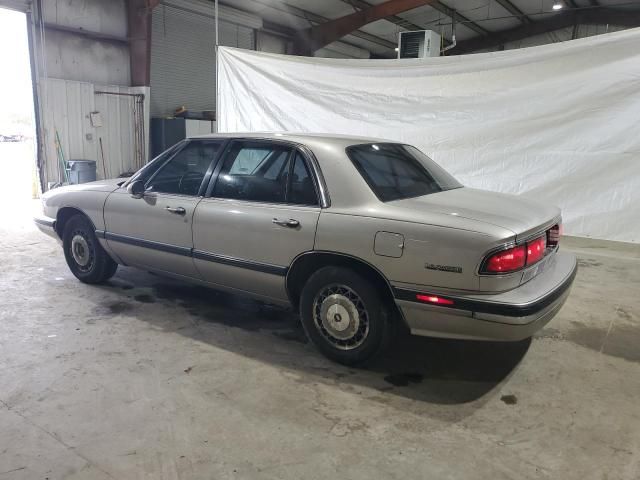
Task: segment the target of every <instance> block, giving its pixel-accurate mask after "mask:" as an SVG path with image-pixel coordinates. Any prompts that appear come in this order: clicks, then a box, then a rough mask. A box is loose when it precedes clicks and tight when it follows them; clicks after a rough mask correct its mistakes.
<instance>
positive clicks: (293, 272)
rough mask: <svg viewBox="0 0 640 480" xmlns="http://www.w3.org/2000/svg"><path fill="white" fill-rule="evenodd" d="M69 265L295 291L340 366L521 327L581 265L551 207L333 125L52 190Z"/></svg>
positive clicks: (229, 144) (313, 332) (210, 145)
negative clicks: (563, 248)
mask: <svg viewBox="0 0 640 480" xmlns="http://www.w3.org/2000/svg"><path fill="white" fill-rule="evenodd" d="M35 222H36V224H37V226H38V227H39V228H40V229H41V230H42V231H43V232H45V233H48V234H49V235H51V236H53V237H55V238H57V239H59V240H61V242H62V245H63V250H64V255H65V258H66V261H67V263H68V265H69V268H70V269H71V271H72V272H73V274H74V275H75V276H76V277H77V278H78V279H79V280H80V281H83V282H86V283H99V282H104V281H105V280H107V279H109V278H110V277H111V276H113V275H114V274H115V272H116V269H117V266H118V265H130V266H133V267H138V268H142V269H145V270H149V271H153V272H156V273H158V274H162V275H168V276H172V277H176V278H179V279H184V280H186V281H191V282H197V283H200V284H203V285H207V286H210V287H212V288H216V289H223V290H227V291H231V292H237V293H243V294H247V295H251V296H254V297H256V298H258V299H262V300H264V301H266V302H272V303H278V304H289V305H292V306H293V307H294V308H296V309H298V310H299V312H300V318H301V321H302V324H303V326H304V328H305V331H306V333H307V335H308V337H309V338H310V339H311V341H312V342H313V343H314V344H315V345H316V346H317V347H318V349H319V350H320V351H322V352H323V353H324V354H325V355H327V356H328V357H330V358H332V359H333V360H336V361H338V362H341V363H345V364H357V363H362V362H364V361H366V360H368V359H370V358H372V357H373V356H374V355H376V354H378V353H379V352H381V351H382V350H383V349H384V348H385V347H386V346H387V345H388V344H389V343H390V340H391V338H392V336H393V332H394V331H395V330H396V329H397V327H398V326H401V325H406V326H407V327H408V328H409V329H410V331H411V332H412V333H413V334H417V335H429V336H437V337H446V338H463V339H479V340H520V339H523V338H527V337H529V336H531V335H532V334H533V333H534V332H535V331H536V330H538V329H540V328H541V327H542V326H543V325H545V324H546V323H547V322H548V321H549V320H551V318H552V317H553V316H554V315H555V314H556V313H557V312H558V310H559V309H560V308H561V306H562V305H563V303H564V301H565V300H566V298H567V296H568V294H569V289H570V287H571V284H572V282H573V279H574V277H575V274H576V268H577V267H576V260H575V257H574V256H573V255H571V254H568V253H561V252H559V251H558V248H559V240H560V229H561V218H560V211H559V209H558V208H556V207H553V206H551V205H548V203H547V202H544V200H543V201H538V202H535V201H531V200H527V199H525V198H522V197H519V196H512V195H504V194H498V193H492V192H486V191H481V190H475V189H471V188H465V187H463V186H462V185H461V184H460V183H458V182H457V181H456V180H455V179H454V178H453V177H452V176H451V175H450V174H448V173H447V172H446V171H444V170H443V169H442V168H441V167H440V166H438V165H437V164H436V163H434V162H433V161H432V160H431V159H430V158H429V157H427V156H426V155H425V154H424V153H422V152H420V151H419V150H418V149H416V148H414V147H412V146H410V145H405V144H402V143H398V142H391V141H386V140H378V139H369V138H354V137H342V136H327V135H309V134H305V135H302V134H300V135H297V134H277V133H276V134H224V135H223V134H220V135H209V136H205V137H198V138H190V139H187V140H185V141H182V142H180V143H179V144H177V145H175V146H174V147H172V148H171V149H169V150H168V151H166V152H164V153H163V154H161V155H160V156H158V157H157V158H156V159H154V160H153V161H152V162H150V163H148V164H147V165H146V166H145V167H144V168H142V169H141V170H140V171H139V172H137V173H136V174H135V175H134V176H133V177H131V178H130V179H128V180H126V181H124V180H122V179H114V180H103V181H98V182H92V183H87V184H82V185H74V186H67V187H61V188H57V189H55V190H51V191H49V192H47V193H46V194H44V195H43V214H42V216H40V217H38V218H36V219H35Z"/></svg>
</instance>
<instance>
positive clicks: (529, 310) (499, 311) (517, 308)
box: [393, 265, 578, 317]
mask: <svg viewBox="0 0 640 480" xmlns="http://www.w3.org/2000/svg"><path fill="white" fill-rule="evenodd" d="M577 271H578V267H577V265H576V266H575V267H574V268H573V271H572V272H571V274H570V275H568V276H567V277H566V278H565V279H564V280H563V282H562V284H561V285H560V286H559V287H558V288H556V289H555V290H554V291H552V292H551V293H549V294H548V295H545V296H544V297H541V298H539V299H537V300H534V301H532V302H528V303H523V304H510V303H500V302H490V301H486V300H477V299H469V298H464V297H456V296H451V295H440V294H437V296H438V297H441V298H443V299H447V300H452V301H453V304H451V305H446V304H438V305H437V306H438V307H442V308H454V309H457V310H468V311H471V312H475V313H488V314H493V315H503V316H506V317H526V316H528V315H532V314H534V313H537V312H539V311H541V310H543V309H545V308H546V307H548V306H549V305H551V304H552V303H553V302H555V301H556V300H557V299H558V298H560V297H561V296H562V295H563V294H564V293H565V292H566V291H567V290H568V289H569V287H571V284H572V283H573V280H574V278H575V277H576V273H577ZM418 294H420V295H436V294H432V293H427V292H424V291H416V290H406V289H403V288H397V287H393V296H394V297H395V299H396V300H404V301H408V302H414V303H419V304H420V305H429V304H426V303H423V302H421V301H419V300H417V298H416V295H418Z"/></svg>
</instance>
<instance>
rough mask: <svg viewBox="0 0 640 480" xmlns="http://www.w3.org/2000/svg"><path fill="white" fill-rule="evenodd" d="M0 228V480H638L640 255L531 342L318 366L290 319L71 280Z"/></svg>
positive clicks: (610, 249) (126, 274)
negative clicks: (358, 365) (363, 365)
mask: <svg viewBox="0 0 640 480" xmlns="http://www.w3.org/2000/svg"><path fill="white" fill-rule="evenodd" d="M0 215H4V216H5V219H4V220H3V221H2V222H0V255H1V257H0V258H1V260H2V274H1V275H0V305H2V310H1V311H0V369H1V370H0V371H1V375H0V480H4V479H12V480H13V479H29V480H31V479H51V480H53V479H107V478H110V479H118V480H120V479H143V478H144V479H154V480H160V479H204V478H207V479H227V478H233V479H256V478H266V479H289V478H291V479H296V480H297V479H302V478H304V479H325V478H331V479H335V478H340V479H347V478H349V479H381V478H385V479H386V478H398V479H407V478H412V479H413V478H416V479H417V478H420V479H424V478H433V479H445V478H465V479H502V478H505V479H507V478H508V479H514V478H518V479H519V478H536V479H538V478H554V479H563V480H566V479H586V478H589V479H590V478H595V479H629V480H635V479H638V478H640V363H639V362H640V268H639V267H640V247H638V246H629V245H623V244H614V243H607V242H596V241H585V240H575V239H564V241H563V248H566V249H572V250H575V251H576V252H577V253H578V255H579V257H580V271H579V274H578V277H577V280H576V283H575V285H574V288H573V292H572V295H571V297H570V298H569V301H568V302H567V304H566V306H565V307H564V308H563V310H562V311H561V312H560V314H559V315H558V316H557V317H556V318H555V319H554V320H553V321H552V323H551V324H549V326H548V327H547V328H546V329H544V330H543V331H541V332H540V334H539V335H537V336H536V337H535V338H534V339H533V340H532V341H525V342H521V343H516V344H500V343H475V342H459V341H442V340H434V339H427V338H401V339H400V340H399V341H398V342H397V345H396V346H395V348H394V349H393V351H392V352H391V353H390V354H389V355H388V356H387V357H386V358H383V359H380V360H379V361H378V362H377V363H376V364H375V365H373V366H372V367H371V368H369V369H366V370H362V369H353V368H345V367H342V366H339V365H336V364H333V363H331V362H329V361H328V360H325V359H324V358H323V357H322V356H320V355H319V354H318V353H317V352H316V351H315V350H314V349H313V347H312V346H310V345H309V344H307V343H306V342H305V340H304V336H303V333H302V331H301V329H300V327H299V326H298V323H297V320H296V317H295V316H294V315H293V314H292V313H290V312H288V311H285V310H282V309H279V308H275V307H271V306H267V305H262V304H259V303H256V302H253V301H250V300H245V299H242V298H239V297H233V296H230V295H225V294H221V293H216V292H214V291H209V290H206V289H203V288H199V287H191V286H187V285H183V284H179V283H177V282H174V281H170V280H166V279H163V278H160V277H157V276H153V275H150V274H148V273H145V272H139V271H135V270H133V269H128V268H120V269H119V271H118V273H117V274H116V276H115V277H114V278H113V280H112V281H110V282H109V284H108V285H105V286H87V285H83V284H81V283H80V282H78V281H76V280H75V278H74V277H73V276H72V275H71V273H70V272H69V271H68V269H67V267H66V264H65V262H64V258H63V255H62V252H61V249H60V247H59V245H58V244H57V243H56V242H55V241H53V240H52V239H50V238H48V237H45V236H44V235H43V234H41V233H39V232H37V231H36V230H35V229H34V228H33V227H31V225H30V223H29V221H28V220H26V221H25V217H26V216H25V215H20V216H17V215H14V218H12V219H10V221H9V220H7V219H8V216H11V214H10V211H8V210H4V211H3V213H2V214H0Z"/></svg>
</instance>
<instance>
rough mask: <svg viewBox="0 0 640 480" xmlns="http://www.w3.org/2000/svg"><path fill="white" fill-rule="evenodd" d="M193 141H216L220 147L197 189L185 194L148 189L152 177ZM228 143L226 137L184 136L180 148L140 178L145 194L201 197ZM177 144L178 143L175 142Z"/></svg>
mask: <svg viewBox="0 0 640 480" xmlns="http://www.w3.org/2000/svg"><path fill="white" fill-rule="evenodd" d="M193 143H218V144H219V145H220V148H218V150H217V151H216V153H215V155H214V156H213V158H212V159H211V162H210V163H209V166H208V167H207V170H206V171H205V174H204V177H203V178H202V182H200V186H199V187H198V191H197V193H196V194H195V195H191V194H187V193H169V192H158V191H153V190H149V184H150V183H151V182H152V181H153V179H154V178H155V177H156V176H157V175H158V173H159V172H161V171H162V169H163V168H164V167H165V166H166V165H167V164H168V163H169V162H170V161H171V160H173V159H174V158H175V157H176V156H177V155H178V154H179V153H180V152H182V151H183V150H184V149H185V148H187V146H188V145H191V144H193ZM228 143H229V141H228V139H220V138H186V139H184V140H182V141H181V142H180V143H179V144H180V148H177V149H176V150H175V151H174V152H172V153H171V155H169V157H168V158H167V159H166V160H165V161H164V162H163V163H162V165H160V166H159V167H158V168H157V169H156V170H155V171H154V172H153V174H152V175H151V176H150V177H149V178H147V179H140V180H143V181H144V189H145V194H147V193H149V194H155V195H171V196H180V197H190V198H193V197H202V196H204V191H205V190H206V186H207V184H208V182H209V179H210V178H211V175H212V174H213V171H214V169H215V167H216V166H217V164H218V162H219V161H220V158H221V155H222V153H223V152H224V151H225V149H226V146H227V144H228ZM176 145H178V144H176Z"/></svg>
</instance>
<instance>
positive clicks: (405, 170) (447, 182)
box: [346, 143, 462, 202]
mask: <svg viewBox="0 0 640 480" xmlns="http://www.w3.org/2000/svg"><path fill="white" fill-rule="evenodd" d="M346 151H347V155H348V156H349V158H350V159H351V161H352V162H353V164H354V165H355V167H356V168H357V169H358V171H359V172H360V175H362V177H363V178H364V179H365V181H366V182H367V183H368V184H369V187H371V190H373V193H375V194H376V196H377V197H378V198H379V199H380V200H382V201H383V202H390V201H392V200H400V199H403V198H411V197H419V196H422V195H428V194H430V193H436V192H442V191H444V190H451V189H454V188H460V187H462V185H461V184H460V183H459V182H458V181H457V180H456V179H455V178H453V176H451V175H450V174H449V173H447V172H446V171H445V170H444V169H443V168H442V167H440V166H439V165H438V164H437V163H435V162H434V161H433V160H431V159H430V158H429V157H428V156H426V155H425V154H424V153H422V152H421V151H420V150H418V149H417V148H415V147H412V146H410V145H402V144H399V143H369V144H364V145H353V146H351V147H347V149H346Z"/></svg>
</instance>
